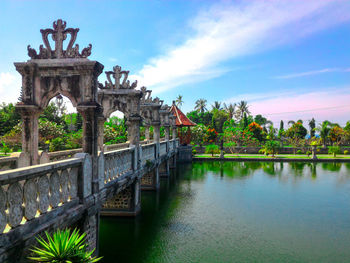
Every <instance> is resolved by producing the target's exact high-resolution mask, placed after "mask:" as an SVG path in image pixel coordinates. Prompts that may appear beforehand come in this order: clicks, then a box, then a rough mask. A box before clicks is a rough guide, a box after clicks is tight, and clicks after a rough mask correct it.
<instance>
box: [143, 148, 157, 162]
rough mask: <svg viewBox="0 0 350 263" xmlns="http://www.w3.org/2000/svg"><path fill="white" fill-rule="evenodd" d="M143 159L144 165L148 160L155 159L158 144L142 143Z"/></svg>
mask: <svg viewBox="0 0 350 263" xmlns="http://www.w3.org/2000/svg"><path fill="white" fill-rule="evenodd" d="M141 147H142V159H141V164H142V166H144V165H146V162H147V160H148V161H153V160H154V159H155V156H156V144H155V143H150V144H146V145H142V146H141Z"/></svg>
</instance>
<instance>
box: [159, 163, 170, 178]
mask: <svg viewBox="0 0 350 263" xmlns="http://www.w3.org/2000/svg"><path fill="white" fill-rule="evenodd" d="M159 176H160V177H161V178H167V177H169V176H170V170H169V160H165V161H164V162H162V163H161V164H160V165H159Z"/></svg>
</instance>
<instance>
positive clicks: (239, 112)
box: [237, 100, 250, 119]
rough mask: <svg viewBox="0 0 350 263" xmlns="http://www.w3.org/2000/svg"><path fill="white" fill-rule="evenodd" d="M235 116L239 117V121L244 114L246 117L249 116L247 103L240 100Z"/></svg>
mask: <svg viewBox="0 0 350 263" xmlns="http://www.w3.org/2000/svg"><path fill="white" fill-rule="evenodd" d="M237 108H238V110H237V115H238V116H239V118H240V119H242V118H243V115H244V113H246V114H247V115H249V114H250V111H249V109H248V108H249V106H248V103H247V102H246V101H244V100H241V101H240V102H239V103H238V105H237Z"/></svg>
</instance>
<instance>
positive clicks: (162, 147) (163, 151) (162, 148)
mask: <svg viewBox="0 0 350 263" xmlns="http://www.w3.org/2000/svg"><path fill="white" fill-rule="evenodd" d="M166 153H167V142H166V141H164V142H161V143H160V145H159V156H163V155H166Z"/></svg>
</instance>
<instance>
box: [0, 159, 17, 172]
mask: <svg viewBox="0 0 350 263" xmlns="http://www.w3.org/2000/svg"><path fill="white" fill-rule="evenodd" d="M17 160H18V158H17V157H3V158H0V171H6V170H9V169H15V168H17Z"/></svg>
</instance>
